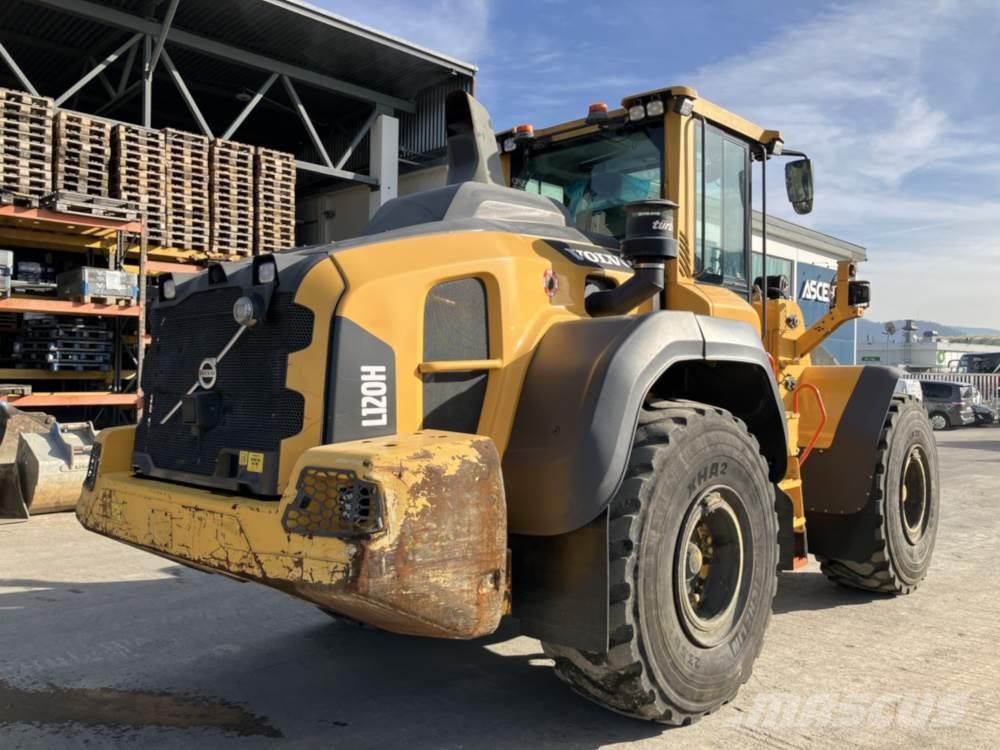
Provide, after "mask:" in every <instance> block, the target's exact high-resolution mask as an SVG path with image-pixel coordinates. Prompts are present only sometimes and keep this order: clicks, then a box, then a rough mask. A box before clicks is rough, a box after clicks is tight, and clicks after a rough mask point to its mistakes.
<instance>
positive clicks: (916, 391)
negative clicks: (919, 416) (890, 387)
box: [896, 378, 924, 401]
mask: <svg viewBox="0 0 1000 750" xmlns="http://www.w3.org/2000/svg"><path fill="white" fill-rule="evenodd" d="M896 393H904V394H906V395H907V396H913V398H915V399H916V400H917V401H923V400H924V391H923V389H922V388H921V387H920V381H919V380H910V379H908V378H900V379H899V380H897V381H896Z"/></svg>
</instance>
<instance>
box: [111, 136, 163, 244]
mask: <svg viewBox="0 0 1000 750" xmlns="http://www.w3.org/2000/svg"><path fill="white" fill-rule="evenodd" d="M112 142H113V144H114V148H113V149H112V154H113V161H112V167H111V195H112V196H113V197H115V198H121V199H123V200H127V201H130V202H132V203H135V204H137V205H138V207H139V210H140V211H142V212H144V213H145V216H146V237H147V238H148V240H149V243H150V244H151V245H165V244H166V234H167V233H166V226H165V221H166V193H167V191H166V174H165V172H164V164H163V134H162V133H161V132H160V131H159V130H149V129H147V128H141V127H138V126H136V125H116V126H115V128H114V131H113V133H112Z"/></svg>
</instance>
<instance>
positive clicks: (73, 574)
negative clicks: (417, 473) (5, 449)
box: [0, 429, 1000, 750]
mask: <svg viewBox="0 0 1000 750" xmlns="http://www.w3.org/2000/svg"><path fill="white" fill-rule="evenodd" d="M939 442H940V446H941V462H942V473H943V477H942V486H943V496H942V502H943V512H942V518H941V524H940V529H939V534H938V545H937V551H936V553H935V559H934V564H933V568H932V571H931V575H930V577H929V578H928V580H927V581H926V583H925V584H924V585H923V586H922V587H921V588H920V589H919V590H918V591H917V592H916V593H915V594H913V595H912V596H909V597H903V598H899V599H889V598H884V597H881V596H874V595H867V594H864V593H861V592H853V591H848V590H845V589H841V588H837V587H835V586H833V585H831V584H829V583H827V581H826V580H825V579H824V578H823V576H822V575H821V574H820V573H819V571H818V568H817V566H815V565H811V566H810V567H809V568H808V569H806V570H805V571H802V572H798V573H794V574H783V575H782V578H781V581H780V583H779V590H778V597H777V600H776V602H775V607H774V609H775V614H774V617H773V618H772V621H771V626H770V629H769V631H768V636H767V642H766V644H765V647H764V652H763V654H762V656H761V658H760V660H759V661H758V663H757V666H756V669H755V672H754V676H753V677H752V678H751V680H750V682H749V683H748V684H747V685H746V686H745V687H744V689H743V690H742V691H741V692H740V694H739V696H738V697H737V699H736V701H734V703H733V704H731V705H730V706H728V707H725V708H724V709H722V710H721V711H719V712H718V713H717V714H715V715H713V716H710V717H708V718H706V719H704V720H702V721H701V722H699V723H697V724H695V725H694V726H692V727H687V728H682V729H673V730H671V729H666V728H664V727H661V726H658V725H652V724H645V723H641V722H637V721H633V720H630V719H626V718H624V717H621V716H618V715H616V714H613V713H610V712H608V711H605V710H602V709H600V708H598V707H597V706H594V705H592V704H590V703H587V702H586V701H584V700H582V699H580V698H578V697H576V696H575V695H574V694H573V693H571V692H570V691H569V689H568V688H566V687H565V686H564V685H563V684H562V683H560V682H559V681H558V680H557V678H556V677H555V675H554V674H553V673H552V671H551V670H550V669H549V667H548V665H549V663H550V662H549V661H548V660H547V659H545V657H544V656H543V654H542V653H541V648H540V646H539V643H538V642H537V641H535V640H532V639H529V638H525V637H519V636H518V635H517V633H516V628H515V627H514V626H513V625H507V626H505V627H504V628H502V630H501V631H500V632H499V633H497V634H495V635H494V636H493V637H491V638H488V639H485V640H481V641H476V642H468V643H460V642H442V641H433V640H421V639H416V638H405V637H400V636H393V635H388V634H384V633H379V632H375V631H370V630H365V629H361V628H358V627H356V626H352V625H348V624H343V623H339V622H333V621H331V620H330V619H329V618H328V617H327V616H326V615H324V614H323V613H321V612H319V611H318V610H316V609H315V608H313V607H311V606H310V605H307V604H304V603H302V602H299V601H296V600H293V599H291V598H289V597H287V596H285V595H283V594H280V593H278V592H275V591H270V590H267V589H264V588H262V587H258V586H254V585H251V584H240V583H237V582H235V581H231V580H228V579H226V578H223V577H221V576H210V575H206V574H202V573H198V572H195V571H191V570H188V569H185V568H182V567H180V566H177V565H174V564H172V563H170V562H168V561H165V560H161V559H159V558H157V557H154V556H153V555H149V554H146V553H144V552H142V551H139V550H135V549H132V548H130V547H126V546H124V545H121V544H118V543H115V542H112V541H109V540H107V539H103V538H100V537H98V536H95V535H93V534H90V533H88V532H86V531H84V530H83V529H81V528H80V527H79V526H78V525H77V523H76V520H75V519H74V517H73V516H72V515H67V514H60V515H55V516H43V517H37V518H35V519H33V520H32V521H30V522H29V523H26V524H18V525H10V526H0V747H3V748H11V749H12V748H35V747H39V748H42V747H44V748H77V747H81V746H83V745H84V744H85V743H86V745H87V747H90V748H105V747H107V748H112V747H114V748H117V747H130V746H134V747H143V748H168V747H183V748H185V749H186V750H195V749H196V748H226V747H236V746H239V747H250V748H255V747H263V748H271V747H296V748H297V747H302V748H313V747H344V748H376V747H378V748H387V747H389V748H394V747H403V746H405V747H407V748H409V749H410V750H418V749H419V748H508V747H509V748H525V747H527V748H534V747H558V748H598V747H627V748H667V747H671V748H676V747H696V748H701V747H704V748H708V747H719V746H732V747H741V748H764V747H810V748H837V749H838V750H839V749H840V748H845V747H863V748H888V747H898V746H901V745H904V744H905V745H912V746H920V747H921V748H930V747H954V746H956V745H958V744H961V745H962V746H963V747H966V748H976V747H984V748H985V747H995V746H996V744H997V741H998V738H1000V624H998V623H1000V575H998V572H1000V542H998V538H1000V429H966V430H961V431H956V432H950V433H943V434H942V435H941V437H940V441H939Z"/></svg>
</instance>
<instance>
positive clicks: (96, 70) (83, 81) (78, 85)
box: [56, 34, 142, 107]
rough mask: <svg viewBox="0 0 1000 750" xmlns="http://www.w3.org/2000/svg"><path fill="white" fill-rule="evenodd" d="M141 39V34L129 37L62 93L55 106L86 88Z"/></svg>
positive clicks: (60, 104)
mask: <svg viewBox="0 0 1000 750" xmlns="http://www.w3.org/2000/svg"><path fill="white" fill-rule="evenodd" d="M141 38H142V34H133V35H132V36H131V37H129V39H128V41H127V42H125V43H124V44H123V45H121V46H120V47H119V48H118V49H116V50H115V51H114V52H112V53H111V54H110V55H108V56H107V57H105V58H104V59H103V60H102V61H101V63H100V64H99V65H97V66H96V67H94V69H93V70H91V71H90V72H89V73H87V75H85V76H84V77H83V78H81V79H80V80H79V81H77V82H76V83H74V84H73V85H72V86H70V87H69V88H68V89H66V90H65V91H64V92H63V93H62V95H60V97H59V98H58V99H56V106H57V107H58V106H62V104H63V103H64V102H65V101H67V100H68V99H69V98H70V97H71V96H73V94H75V93H76V92H77V91H79V90H80V89H82V88H83V87H84V86H86V85H87V84H88V83H89V82H90V81H91V79H93V78H95V77H96V76H98V75H100V74H101V73H102V72H103V71H104V69H105V68H106V67H108V66H109V65H110V64H111V63H113V62H114V61H115V60H117V59H118V58H119V57H121V56H122V53H124V52H125V50H127V49H128V48H129V47H131V46H132V45H133V44H136V43H137V42H138V41H139V39H141Z"/></svg>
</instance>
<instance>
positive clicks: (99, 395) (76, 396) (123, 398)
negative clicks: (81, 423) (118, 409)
mask: <svg viewBox="0 0 1000 750" xmlns="http://www.w3.org/2000/svg"><path fill="white" fill-rule="evenodd" d="M140 398H141V397H140V396H137V395H136V394H134V393H107V392H105V391H83V392H78V393H77V392H72V391H65V392H63V393H32V394H31V395H30V396H17V397H14V396H7V397H3V398H0V400H5V401H9V402H10V403H12V404H14V406H16V407H17V408H18V409H30V408H42V407H48V406H125V407H129V408H133V409H134V408H135V407H136V406H137V405H138V404H139V401H140Z"/></svg>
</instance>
